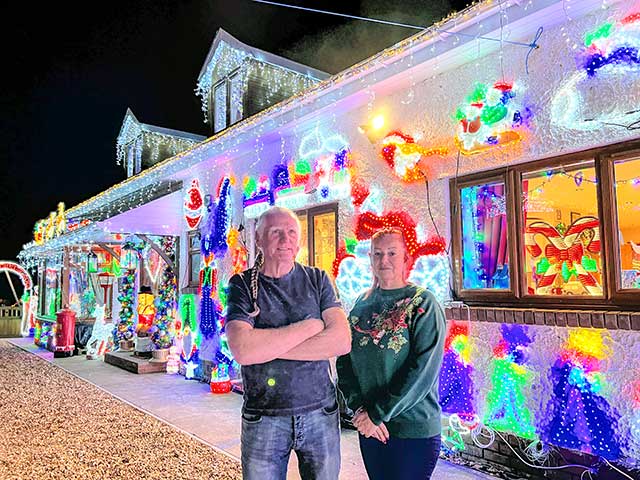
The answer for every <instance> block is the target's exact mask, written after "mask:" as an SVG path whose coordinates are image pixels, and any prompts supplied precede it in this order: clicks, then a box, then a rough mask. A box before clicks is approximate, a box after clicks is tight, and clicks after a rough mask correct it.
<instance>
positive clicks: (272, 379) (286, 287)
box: [227, 263, 340, 415]
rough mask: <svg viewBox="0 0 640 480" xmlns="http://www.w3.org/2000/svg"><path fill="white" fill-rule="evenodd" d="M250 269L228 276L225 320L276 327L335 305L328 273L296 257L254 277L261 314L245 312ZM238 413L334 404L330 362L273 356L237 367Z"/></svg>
mask: <svg viewBox="0 0 640 480" xmlns="http://www.w3.org/2000/svg"><path fill="white" fill-rule="evenodd" d="M250 279H251V276H250V271H246V272H243V273H241V274H238V275H234V276H233V277H232V278H231V280H230V281H229V297H228V302H227V322H233V321H243V322H247V323H249V324H250V325H252V326H253V327H254V328H279V327H284V326H287V325H291V324H292V323H296V322H299V321H301V320H305V319H308V318H320V319H321V318H322V312H323V311H324V310H326V309H328V308H331V307H339V306H340V302H339V301H338V300H337V298H336V294H335V291H334V289H333V286H332V285H331V282H330V281H329V277H328V276H327V274H326V273H325V272H324V271H322V270H320V269H319V268H314V267H307V266H304V265H300V264H299V263H296V264H295V265H294V268H293V269H292V270H291V271H290V272H289V273H287V274H286V275H285V276H283V277H280V278H272V277H267V276H266V275H263V274H259V277H258V307H259V308H260V314H259V315H258V316H257V317H250V316H249V313H250V312H252V311H253V301H252V299H251V294H250V284H251V283H250ZM242 380H243V386H244V405H243V407H242V411H243V413H249V414H253V415H300V414H303V413H307V412H311V411H313V410H317V409H318V408H322V407H327V406H330V405H333V403H334V402H335V387H334V385H333V383H332V382H331V377H330V372H329V362H328V361H327V360H321V361H297V360H281V359H275V360H272V361H270V362H267V363H261V364H258V365H247V366H243V367H242Z"/></svg>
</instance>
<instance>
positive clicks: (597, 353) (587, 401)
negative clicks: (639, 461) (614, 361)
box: [540, 328, 621, 460]
mask: <svg viewBox="0 0 640 480" xmlns="http://www.w3.org/2000/svg"><path fill="white" fill-rule="evenodd" d="M610 342H611V338H610V336H609V334H608V333H607V332H606V331H605V330H596V329H586V328H576V329H570V330H569V336H568V338H567V340H566V342H565V343H564V345H563V348H562V350H561V351H560V352H559V355H558V357H557V360H556V362H555V363H554V365H553V366H552V367H551V372H550V373H551V380H552V382H553V398H552V399H551V401H550V404H549V406H548V414H547V415H545V416H544V418H545V419H548V422H547V423H546V424H545V425H543V426H542V427H541V433H540V437H541V439H542V440H543V441H546V442H548V443H550V444H552V445H557V446H560V447H565V448H571V449H574V450H580V451H583V452H587V453H591V454H593V455H598V456H601V457H604V458H607V459H609V460H613V459H617V458H619V457H620V454H621V452H620V441H619V439H618V437H617V436H616V433H615V431H616V426H617V418H618V414H617V413H616V411H615V410H614V409H613V408H612V407H611V406H610V405H609V402H607V400H606V399H605V398H604V396H602V393H603V388H604V387H605V380H606V378H605V374H604V372H603V370H602V369H603V367H604V362H605V361H606V359H607V358H608V357H610V356H611V355H612V353H613V351H612V349H611V347H610Z"/></svg>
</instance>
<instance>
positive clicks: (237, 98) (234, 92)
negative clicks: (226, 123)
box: [229, 73, 243, 125]
mask: <svg viewBox="0 0 640 480" xmlns="http://www.w3.org/2000/svg"><path fill="white" fill-rule="evenodd" d="M242 78H243V76H242V75H240V74H239V73H238V74H236V75H234V76H233V77H231V78H230V79H229V82H230V84H231V87H230V88H231V102H229V109H230V112H229V114H230V123H231V125H233V124H234V123H236V122H238V121H240V120H242V83H243V82H242Z"/></svg>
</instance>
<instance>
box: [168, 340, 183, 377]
mask: <svg viewBox="0 0 640 480" xmlns="http://www.w3.org/2000/svg"><path fill="white" fill-rule="evenodd" d="M179 370H180V355H178V349H177V348H176V347H175V346H173V345H172V346H170V347H169V355H168V356H167V375H175V374H176V373H178V371H179Z"/></svg>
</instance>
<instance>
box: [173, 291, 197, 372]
mask: <svg viewBox="0 0 640 480" xmlns="http://www.w3.org/2000/svg"><path fill="white" fill-rule="evenodd" d="M178 308H179V311H180V319H181V320H182V350H181V352H180V361H181V363H182V364H184V365H185V374H186V372H187V365H188V364H192V365H196V368H197V365H198V363H199V346H200V342H201V338H200V334H199V332H198V312H197V304H196V296H195V295H194V294H192V293H189V294H184V295H181V296H180V302H179V307H178ZM193 376H194V370H192V374H191V376H190V377H187V378H193ZM185 377H186V375H185Z"/></svg>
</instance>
